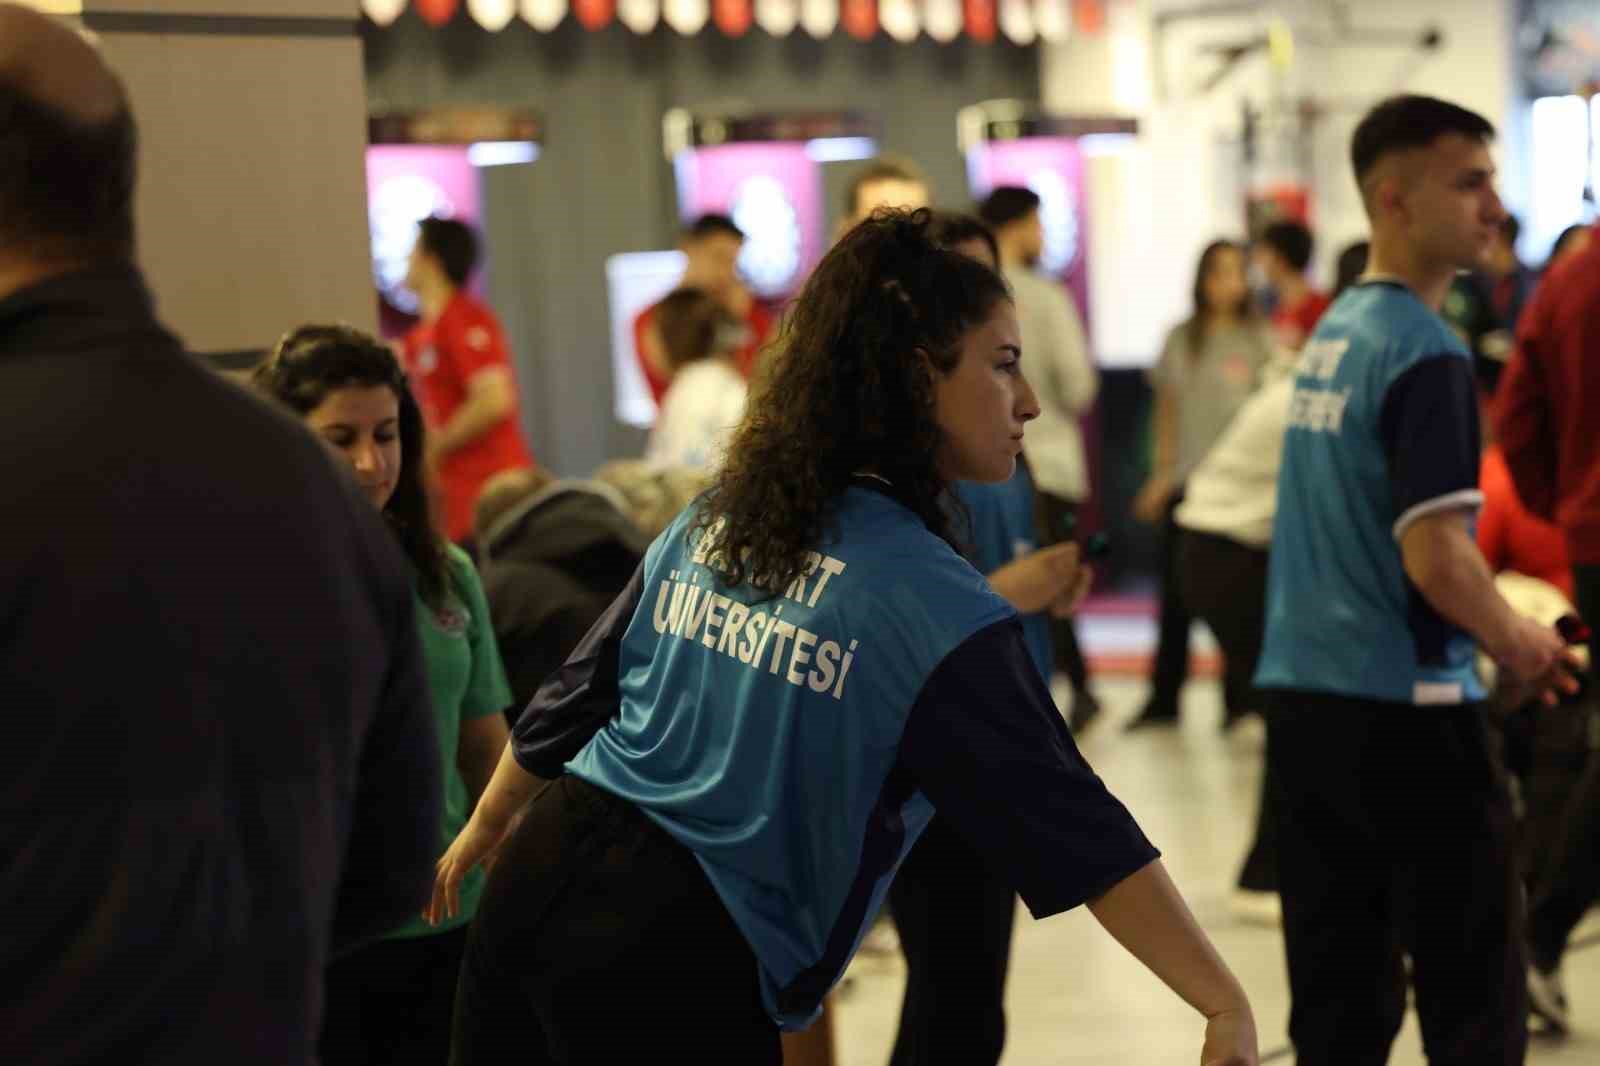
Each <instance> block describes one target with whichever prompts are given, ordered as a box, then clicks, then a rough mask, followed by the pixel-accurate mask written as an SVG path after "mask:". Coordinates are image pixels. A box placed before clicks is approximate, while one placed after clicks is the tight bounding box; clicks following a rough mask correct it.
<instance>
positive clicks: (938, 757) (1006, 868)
mask: <svg viewBox="0 0 1600 1066" xmlns="http://www.w3.org/2000/svg"><path fill="white" fill-rule="evenodd" d="M900 762H901V765H902V766H904V767H905V768H906V769H907V770H908V771H909V772H910V773H911V775H912V777H913V779H914V780H915V781H916V783H917V785H918V786H919V787H920V788H921V789H922V791H923V792H924V793H925V794H926V795H927V796H928V798H929V800H931V801H932V803H933V805H934V808H935V809H936V810H937V812H938V817H939V818H942V819H945V820H946V822H947V824H948V825H949V826H950V827H951V828H952V829H954V830H955V831H956V832H957V833H958V834H960V836H961V837H962V838H964V839H965V840H966V841H967V843H968V844H970V845H971V846H972V847H973V848H974V849H975V850H976V851H977V852H978V854H979V855H981V856H982V857H983V859H984V861H985V862H986V863H988V864H990V865H991V866H992V867H993V868H994V870H995V872H996V873H997V874H998V875H999V876H1000V877H1002V878H1004V879H1007V880H1009V881H1010V882H1011V884H1012V885H1013V886H1015V888H1016V890H1017V892H1018V893H1019V894H1020V895H1021V896H1022V899H1023V902H1024V903H1026V904H1027V905H1028V910H1029V911H1030V912H1031V913H1032V914H1033V916H1034V917H1035V918H1044V917H1047V916H1049V915H1052V914H1058V913H1060V912H1061V911H1065V910H1070V909H1071V908H1073V907H1076V906H1078V905H1079V904H1080V903H1085V902H1087V901H1089V900H1092V899H1097V898H1099V897H1100V896H1101V895H1103V894H1105V892H1106V891H1107V890H1109V889H1110V888H1112V887H1113V886H1114V885H1116V884H1117V883H1118V882H1120V881H1122V880H1123V879H1124V878H1126V877H1128V876H1129V875H1131V874H1134V873H1137V872H1138V871H1139V870H1141V869H1143V868H1144V867H1145V866H1147V865H1149V863H1150V862H1151V861H1152V860H1154V859H1156V858H1157V857H1158V856H1159V852H1157V851H1156V849H1155V848H1154V847H1153V846H1151V844H1150V842H1149V841H1148V840H1146V839H1145V836H1144V833H1143V832H1141V831H1140V829H1139V826H1138V825H1137V824H1136V823H1135V822H1134V820H1133V817H1132V815H1130V814H1129V813H1128V811H1127V808H1125V807H1123V805H1122V804H1121V803H1120V802H1118V801H1117V799H1116V797H1114V796H1112V795H1111V793H1110V792H1109V791H1107V789H1106V787H1105V785H1104V784H1103V783H1102V782H1101V781H1100V778H1099V777H1097V776H1096V775H1095V773H1094V771H1093V770H1091V769H1090V768H1089V764H1088V763H1087V762H1085V761H1084V758H1083V756H1082V755H1081V754H1079V752H1078V746H1077V745H1076V744H1074V743H1073V740H1072V736H1071V735H1070V734H1069V733H1068V732H1067V727H1066V724H1065V723H1064V722H1063V721H1062V720H1061V714H1060V712H1058V711H1057V710H1056V707H1055V704H1054V702H1053V701H1052V700H1051V698H1050V692H1049V689H1047V688H1046V687H1045V684H1044V681H1043V680H1042V679H1041V678H1040V677H1039V669H1038V667H1037V666H1035V665H1034V663H1033V659H1032V658H1031V657H1030V656H1029V655H1028V649H1027V645H1026V644H1025V643H1024V641H1023V636H1022V627H1021V625H1020V624H1019V623H1018V621H1017V620H1016V619H1015V618H1011V619H1007V620H1005V621H1002V622H996V623H995V624H994V625H991V626H988V627H987V628H985V629H982V630H980V631H979V632H977V633H976V634H974V635H973V636H971V637H969V638H968V639H967V640H966V641H964V642H963V643H962V644H961V646H960V647H958V648H956V649H955V650H954V651H952V652H951V653H950V654H949V655H947V656H946V657H945V659H944V661H943V662H941V663H940V664H939V666H938V668H937V669H935V670H934V672H933V673H932V675H930V676H929V678H928V680H927V682H926V683H925V684H924V685H923V687H922V692H921V694H920V695H919V696H918V697H917V702H916V704H915V705H914V706H913V707H912V708H911V714H910V717H909V718H908V720H907V722H906V729H905V733H904V735H903V737H902V738H901V741H900Z"/></svg>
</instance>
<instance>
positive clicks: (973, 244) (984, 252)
mask: <svg viewBox="0 0 1600 1066" xmlns="http://www.w3.org/2000/svg"><path fill="white" fill-rule="evenodd" d="M950 250H951V251H952V252H957V253H959V254H961V255H964V256H966V257H967V258H968V259H976V260H977V261H978V262H980V263H982V264H983V265H984V266H986V267H988V268H989V269H990V270H999V269H1000V264H999V263H997V262H995V258H994V254H993V253H991V252H990V251H989V242H988V241H986V240H983V239H982V238H979V237H974V238H972V239H971V240H969V241H959V242H957V243H955V244H952V245H951V246H950Z"/></svg>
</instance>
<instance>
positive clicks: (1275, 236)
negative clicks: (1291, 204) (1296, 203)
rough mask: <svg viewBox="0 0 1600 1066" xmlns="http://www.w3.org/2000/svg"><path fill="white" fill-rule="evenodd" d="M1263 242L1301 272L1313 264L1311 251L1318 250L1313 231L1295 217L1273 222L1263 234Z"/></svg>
mask: <svg viewBox="0 0 1600 1066" xmlns="http://www.w3.org/2000/svg"><path fill="white" fill-rule="evenodd" d="M1261 243H1262V245H1263V246H1264V247H1267V248H1271V249H1272V250H1273V251H1274V252H1277V253H1278V254H1279V255H1280V256H1282V257H1283V261H1284V262H1286V263H1288V264H1289V266H1291V267H1292V268H1294V269H1295V270H1297V271H1300V272H1301V273H1304V272H1305V269H1306V267H1308V266H1310V265H1311V253H1312V252H1313V251H1315V250H1316V238H1314V237H1312V235H1311V231H1310V230H1309V229H1307V228H1306V227H1305V226H1304V225H1302V224H1301V223H1299V222H1295V221H1294V220H1293V219H1283V220H1281V221H1278V222H1274V223H1272V225H1270V226H1268V227H1267V228H1266V229H1265V230H1264V231H1263V232H1262V234H1261Z"/></svg>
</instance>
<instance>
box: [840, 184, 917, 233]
mask: <svg viewBox="0 0 1600 1066" xmlns="http://www.w3.org/2000/svg"><path fill="white" fill-rule="evenodd" d="M928 199H929V197H928V187H927V186H926V185H924V184H922V182H920V181H903V180H901V179H900V178H880V179H878V180H877V181H869V182H867V183H866V184H865V185H863V186H861V188H859V189H857V190H856V217H855V218H853V219H851V220H850V221H851V223H852V224H855V223H857V222H861V221H863V220H864V219H866V218H867V216H869V215H871V214H872V212H874V211H876V210H878V208H880V207H893V208H899V209H902V210H906V211H915V210H916V209H917V208H919V207H927V206H928Z"/></svg>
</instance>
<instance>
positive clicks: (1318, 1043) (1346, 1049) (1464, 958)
mask: <svg viewBox="0 0 1600 1066" xmlns="http://www.w3.org/2000/svg"><path fill="white" fill-rule="evenodd" d="M1267 696H1268V704H1269V707H1270V711H1269V718H1268V729H1269V731H1270V733H1271V753H1270V757H1271V759H1272V760H1273V763H1274V764H1275V769H1276V772H1275V774H1274V777H1273V787H1274V791H1275V793H1276V798H1277V805H1276V806H1277V811H1278V815H1279V817H1280V818H1281V819H1282V825H1283V828H1284V832H1283V835H1282V838H1281V840H1280V841H1279V864H1278V872H1279V890H1280V892H1281V894H1282V897H1283V925H1284V942H1285V947H1286V949H1287V953H1288V961H1289V986H1290V992H1291V995H1292V997H1293V1005H1292V1007H1291V1010H1290V1017H1289V1036H1290V1038H1291V1039H1292V1040H1293V1042H1294V1045H1295V1053H1296V1056H1297V1057H1296V1062H1297V1063H1299V1066H1323V1064H1327V1066H1335V1064H1337V1066H1369V1064H1370V1066H1376V1064H1381V1063H1384V1062H1386V1061H1387V1060H1388V1056H1389V1047H1390V1045H1391V1044H1392V1043H1393V1041H1394V1037H1395V1034H1396V1033H1397V1032H1398V1031H1399V1029H1400V1024H1401V1021H1402V1019H1403V1017H1404V1014H1405V1007H1406V971H1405V965H1404V957H1405V956H1407V955H1409V956H1410V958H1411V963H1412V965H1411V981H1412V985H1413V986H1414V988H1415V992H1416V1005H1417V1013H1418V1016H1419V1018H1420V1020H1421V1023H1422V1037H1423V1046H1424V1048H1425V1050H1426V1052H1427V1055H1428V1061H1429V1062H1430V1063H1432V1064H1433V1066H1489V1064H1494V1066H1504V1064H1507V1063H1521V1062H1522V1061H1523V1056H1524V1054H1525V1052H1526V1050H1527V1039H1528V1033H1527V1019H1526V1015H1527V991H1526V984H1525V977H1524V965H1525V964H1524V956H1523V950H1522V891H1521V886H1520V884H1519V880H1518V877H1517V872H1516V864H1515V861H1514V856H1513V850H1512V834H1513V827H1512V813H1511V802H1510V795H1509V793H1508V790H1507V788H1506V782H1505V775H1504V773H1503V771H1502V770H1501V768H1500V766H1499V765H1498V763H1497V762H1496V761H1495V758H1494V757H1493V755H1492V753H1491V750H1490V740H1489V731H1488V730H1489V727H1488V723H1487V715H1486V712H1485V711H1484V710H1483V708H1482V707H1481V706H1467V707H1411V706H1403V705H1399V704H1386V703H1378V702H1373V701H1366V700H1357V699H1348V698H1343V697H1338V696H1328V695H1320V694H1309V693H1303V692H1281V691H1279V692H1269V693H1268V694H1267Z"/></svg>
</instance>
